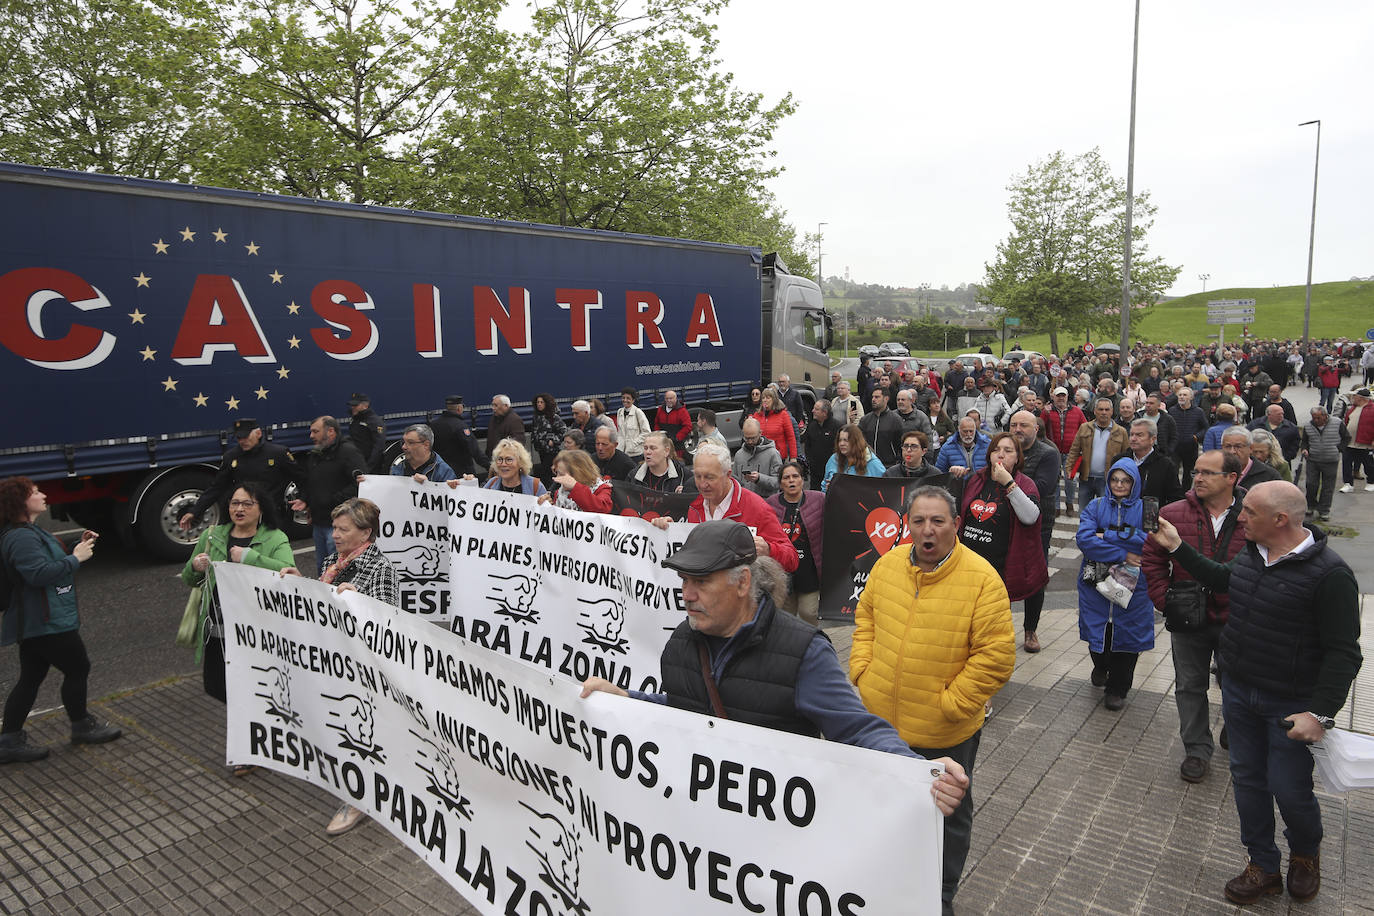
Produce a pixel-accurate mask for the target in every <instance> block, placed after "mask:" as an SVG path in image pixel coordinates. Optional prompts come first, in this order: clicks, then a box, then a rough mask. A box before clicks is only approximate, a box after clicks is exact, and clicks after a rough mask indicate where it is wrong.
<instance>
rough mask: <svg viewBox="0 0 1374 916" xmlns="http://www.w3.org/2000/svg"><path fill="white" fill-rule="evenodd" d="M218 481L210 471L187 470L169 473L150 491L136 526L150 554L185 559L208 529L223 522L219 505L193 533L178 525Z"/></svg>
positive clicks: (168, 558)
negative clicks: (181, 518)
mask: <svg viewBox="0 0 1374 916" xmlns="http://www.w3.org/2000/svg"><path fill="white" fill-rule="evenodd" d="M213 480H214V474H213V473H211V472H210V471H208V470H207V471H201V470H194V469H187V470H184V471H177V472H176V473H174V474H168V475H167V476H166V477H164V478H162V479H161V480H159V481H158V482H157V483H155V484H153V485H152V486H151V487H149V488H148V492H147V493H146V494H145V495H144V497H143V500H142V503H141V505H140V506H139V510H138V519H137V521H136V522H135V523H134V526H135V527H136V528H137V530H138V536H139V540H140V541H141V542H142V543H143V546H144V547H145V548H147V550H148V552H149V553H151V554H153V555H154V556H156V557H159V558H161V559H163V560H185V559H186V558H187V557H189V556H190V555H191V549H192V548H193V547H195V546H196V540H197V539H198V538H199V537H200V533H201V532H202V531H204V530H205V529H206V528H209V527H211V526H213V525H218V524H219V523H220V517H219V515H220V512H219V507H218V506H211V507H210V508H209V509H207V510H205V514H204V515H202V516H201V517H200V522H199V523H198V524H197V525H195V526H194V527H192V528H191V530H190V531H182V530H181V528H179V527H178V526H177V519H179V518H180V517H181V516H182V515H183V514H184V513H185V512H186V511H187V510H188V509H190V508H191V506H193V505H195V502H196V500H198V499H200V494H201V493H203V492H205V488H206V487H208V486H209V485H210V483H211V482H212V481H213Z"/></svg>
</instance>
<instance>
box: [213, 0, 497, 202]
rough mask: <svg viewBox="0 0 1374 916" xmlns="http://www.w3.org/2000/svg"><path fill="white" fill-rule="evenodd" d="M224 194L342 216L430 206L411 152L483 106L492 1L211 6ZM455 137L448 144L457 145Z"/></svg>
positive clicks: (492, 56) (217, 161)
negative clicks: (216, 20) (218, 65)
mask: <svg viewBox="0 0 1374 916" xmlns="http://www.w3.org/2000/svg"><path fill="white" fill-rule="evenodd" d="M219 3H220V6H219V17H220V23H221V30H222V35H223V37H222V41H223V43H224V47H225V49H226V53H227V55H228V56H229V59H230V61H231V64H232V66H231V67H230V68H228V69H227V71H226V73H225V74H224V79H225V83H226V88H227V90H228V91H227V92H226V97H228V98H230V99H232V102H231V103H229V104H227V105H226V106H225V111H224V116H225V120H226V127H227V133H228V136H229V142H227V143H225V144H224V145H223V146H222V147H221V148H220V149H219V150H218V151H217V155H216V156H215V157H214V158H213V160H211V161H210V162H207V163H206V165H205V167H204V172H205V173H206V174H207V176H210V177H211V178H212V179H213V180H218V181H219V182H220V183H224V184H229V185H231V186H233V187H248V188H261V189H263V190H271V191H281V192H286V193H290V194H301V195H305V196H309V197H322V198H327V199H331V200H344V201H349V202H353V203H381V204H395V205H408V204H411V203H414V202H416V201H419V200H425V199H429V198H432V197H433V193H432V190H431V189H429V188H427V186H426V185H427V181H428V180H429V176H428V175H427V173H426V170H425V169H423V168H422V167H421V162H420V159H419V157H418V151H419V149H420V147H421V146H422V145H424V144H425V143H426V142H428V141H429V139H430V136H431V132H432V130H433V128H434V127H435V126H436V124H437V123H438V119H439V118H440V116H441V115H443V116H445V117H446V118H447V121H446V123H447V124H449V125H450V126H455V125H461V124H463V123H464V121H465V119H470V118H472V117H473V116H474V115H475V114H476V112H477V111H478V110H479V109H480V108H482V107H485V106H486V105H488V104H489V99H488V98H487V95H486V93H487V90H488V88H489V86H488V83H487V80H486V78H485V73H486V72H487V70H488V69H489V68H491V67H492V65H493V64H494V63H495V62H498V61H500V60H501V57H502V54H503V49H504V46H505V40H504V36H503V33H501V32H500V31H499V30H498V29H497V28H496V14H497V12H498V11H499V9H500V6H501V4H500V2H499V0H405V2H400V0H381V2H365V0H219ZM463 135H465V132H461V133H460V134H459V135H455V134H453V133H450V136H449V139H450V142H461V141H462V136H463Z"/></svg>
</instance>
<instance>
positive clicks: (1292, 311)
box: [826, 280, 1374, 357]
mask: <svg viewBox="0 0 1374 916" xmlns="http://www.w3.org/2000/svg"><path fill="white" fill-rule="evenodd" d="M1306 290H1307V288H1306V287H1305V286H1268V287H1263V288H1258V289H1215V290H1208V291H1207V292H1205V293H1194V294H1193V295H1191V296H1183V297H1182V298H1179V299H1171V300H1170V301H1168V302H1163V303H1160V304H1159V305H1156V306H1154V307H1152V308H1151V309H1150V310H1149V311H1148V312H1147V313H1146V315H1145V316H1144V317H1143V318H1141V319H1140V323H1139V325H1138V326H1137V328H1136V336H1137V337H1139V338H1140V339H1141V340H1145V341H1147V342H1150V343H1164V342H1166V341H1172V342H1174V343H1194V344H1203V343H1206V342H1207V341H1208V340H1209V339H1215V337H1216V333H1217V330H1218V328H1219V327H1220V326H1219V325H1215V324H1208V323H1207V302H1208V300H1210V299H1254V300H1255V323H1254V324H1252V325H1250V327H1249V329H1248V330H1249V333H1250V336H1252V337H1265V338H1269V337H1277V338H1280V339H1286V338H1289V337H1295V338H1300V337H1302V313H1303V301H1304V297H1305V296H1306ZM826 307H827V308H829V309H831V310H832V311H833V313H834V314H836V315H840V314H843V309H844V300H827V301H826ZM1370 328H1374V281H1359V280H1345V281H1341V282H1338V283H1315V284H1313V285H1312V332H1311V333H1312V338H1313V339H1320V338H1323V337H1349V338H1351V339H1352V340H1363V339H1364V335H1365V331H1367V330H1369V329H1370ZM1017 330H1019V329H1013V328H1008V329H1007V346H1008V348H1010V347H1011V344H1012V343H1013V342H1016V343H1020V344H1021V345H1022V346H1023V347H1024V348H1026V349H1028V350H1037V351H1039V352H1041V353H1048V352H1050V335H1048V334H1041V333H1031V334H1021V333H1017ZM1242 330H1243V327H1242V326H1241V325H1238V324H1230V325H1227V326H1226V339H1227V340H1228V341H1236V340H1240V336H1241V331H1242ZM957 336H958V335H957V333H951V335H950V342H951V347H950V349H949V350H948V351H943V352H932V351H925V350H922V351H919V353H918V354H917V355H921V356H955V355H957V354H959V353H964V352H967V351H969V350H976V349H977V346H971V347H970V346H963V345H958V346H956V345H954V342H955V340H956V339H957ZM835 337H836V348H835V349H834V350H832V351H831V353H830V355H831V356H836V357H838V356H840V355H842V354H841V353H840V349H839V348H840V342H841V341H842V340H843V339H844V332H843V331H837V332H836V335H835ZM896 339H898V336H897V332H895V331H876V330H875V331H872V332H864V333H862V334H861V333H860V332H855V333H852V334H851V335H850V347H851V348H853V349H856V350H857V348H858V346H859V345H860V344H864V343H877V342H878V341H880V340H896ZM1094 340H1095V341H1096V342H1098V343H1103V342H1114V341H1115V340H1116V335H1115V334H1112V335H1110V336H1108V337H1096V336H1095V337H1094ZM1082 342H1083V341H1082V339H1081V338H1080V337H1079V335H1077V334H1060V335H1059V346H1060V347H1061V348H1065V349H1067V348H1068V347H1072V346H1077V345H1079V344H1081V343H1082ZM992 349H993V352H994V353H998V352H1001V344H1000V342H998V343H994V344H993V345H992ZM850 355H854V354H850Z"/></svg>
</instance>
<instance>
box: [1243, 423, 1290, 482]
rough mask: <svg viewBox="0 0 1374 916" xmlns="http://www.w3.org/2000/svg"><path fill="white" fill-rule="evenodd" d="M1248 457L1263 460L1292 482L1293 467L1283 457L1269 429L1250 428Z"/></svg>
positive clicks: (1281, 450)
mask: <svg viewBox="0 0 1374 916" xmlns="http://www.w3.org/2000/svg"><path fill="white" fill-rule="evenodd" d="M1250 459H1251V460H1252V461H1263V462H1264V463H1265V464H1267V465H1269V466H1270V467H1271V468H1273V469H1274V470H1276V471H1278V472H1279V475H1280V476H1281V477H1282V478H1283V479H1284V480H1286V481H1288V482H1289V483H1292V482H1293V467H1292V465H1290V464H1289V463H1288V462H1287V461H1286V460H1285V459H1284V457H1283V449H1282V448H1281V447H1280V446H1279V440H1278V439H1276V438H1274V434H1273V433H1271V432H1270V431H1269V430H1267V429H1252V430H1250Z"/></svg>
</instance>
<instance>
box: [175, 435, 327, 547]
mask: <svg viewBox="0 0 1374 916" xmlns="http://www.w3.org/2000/svg"><path fill="white" fill-rule="evenodd" d="M229 435H230V436H232V437H233V438H234V439H235V441H236V442H237V443H238V444H237V445H235V446H233V447H232V448H230V449H229V450H228V451H227V452H225V453H224V461H223V463H222V464H220V467H219V473H218V474H216V475H215V479H214V481H212V482H211V484H210V486H209V487H208V488H206V490H205V492H204V493H202V494H201V495H200V499H198V500H196V502H195V504H194V505H193V506H191V507H190V508H189V509H187V510H186V511H185V512H183V513H182V514H181V518H180V519H178V520H177V521H178V525H179V526H180V527H181V530H182V531H190V530H191V528H192V526H194V525H195V523H196V520H197V519H199V518H200V516H201V513H203V512H204V511H205V510H206V509H208V508H210V507H211V506H213V505H217V504H218V503H219V502H220V501H221V500H223V499H227V498H228V496H229V494H230V493H233V492H234V490H236V489H238V486H239V484H241V483H243V482H244V481H247V480H255V481H257V482H258V483H260V484H262V485H263V486H265V487H267V492H269V493H271V494H272V499H273V500H274V501H275V503H276V505H277V507H278V508H281V507H283V506H285V505H286V501H285V493H286V486H287V484H290V483H300V482H301V481H302V480H304V479H305V471H304V469H303V468H302V467H301V466H300V465H298V464H296V461H295V459H294V458H292V457H291V452H290V451H289V450H288V449H287V448H286V447H285V446H281V445H277V444H276V443H273V442H268V441H266V440H265V439H264V438H263V434H262V427H261V426H259V425H258V421H257V420H252V419H249V418H247V417H244V418H243V419H240V420H235V421H234V425H233V426H232V427H230V428H229ZM222 518H228V516H227V515H224V516H222Z"/></svg>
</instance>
